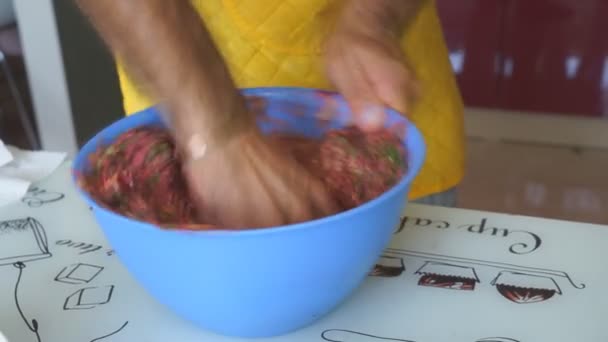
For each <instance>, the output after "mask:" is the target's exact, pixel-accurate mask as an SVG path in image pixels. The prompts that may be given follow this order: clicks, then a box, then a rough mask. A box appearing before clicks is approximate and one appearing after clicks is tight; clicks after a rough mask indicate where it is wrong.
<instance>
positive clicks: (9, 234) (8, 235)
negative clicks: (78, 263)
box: [0, 217, 52, 342]
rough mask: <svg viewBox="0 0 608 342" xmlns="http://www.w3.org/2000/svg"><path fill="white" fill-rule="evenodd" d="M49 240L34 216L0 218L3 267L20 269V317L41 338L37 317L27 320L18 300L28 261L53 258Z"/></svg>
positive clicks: (17, 295)
mask: <svg viewBox="0 0 608 342" xmlns="http://www.w3.org/2000/svg"><path fill="white" fill-rule="evenodd" d="M51 256H52V254H51V253H50V252H49V246H48V240H47V237H46V232H45V230H44V227H43V226H42V224H40V222H38V221H37V220H36V219H34V218H32V217H26V218H23V219H15V220H7V221H0V266H5V265H12V266H13V267H14V268H16V269H17V270H18V273H17V279H16V280H15V288H14V292H13V299H14V301H15V307H16V308H17V311H18V312H19V316H20V317H21V319H22V320H23V322H24V323H25V325H26V326H27V329H28V330H29V331H31V332H32V333H33V334H34V336H35V337H36V341H38V342H41V341H42V339H41V337H40V334H39V332H38V330H39V325H38V321H37V320H36V319H31V320H30V319H28V318H27V317H26V316H25V313H24V312H23V309H22V308H21V304H20V303H19V285H20V284H21V279H22V276H23V270H24V269H25V267H26V264H25V263H27V262H33V261H36V260H40V259H46V258H50V257H51Z"/></svg>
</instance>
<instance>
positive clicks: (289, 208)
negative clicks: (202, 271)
mask: <svg viewBox="0 0 608 342" xmlns="http://www.w3.org/2000/svg"><path fill="white" fill-rule="evenodd" d="M184 171H185V174H186V178H187V179H188V180H189V184H190V191H191V192H192V193H193V197H194V199H195V200H196V201H197V202H198V204H199V205H198V206H197V207H198V208H199V209H200V214H201V219H202V220H204V222H210V223H213V224H216V225H221V227H225V228H245V227H246V228H257V227H272V226H277V225H283V224H288V223H295V222H303V221H307V220H310V219H314V218H320V217H323V216H327V215H330V214H333V213H336V212H337V211H338V207H337V206H336V205H335V203H334V201H333V199H332V198H331V197H330V195H329V194H328V193H327V191H326V189H325V187H324V185H323V184H322V183H321V181H320V180H318V179H316V178H314V177H313V176H312V175H311V174H310V173H308V172H307V171H306V170H305V169H304V168H302V166H301V165H300V164H298V163H297V162H296V161H295V160H293V159H291V157H289V154H288V153H285V151H282V150H279V149H278V148H277V147H276V145H275V144H271V143H270V141H268V140H266V139H264V138H263V137H262V136H261V135H260V134H259V133H258V132H257V131H253V130H252V131H251V132H248V133H245V134H243V135H241V136H238V137H236V138H235V139H233V140H231V141H230V142H228V144H226V145H225V146H224V147H223V148H221V149H219V150H216V151H210V152H209V153H208V154H206V155H205V156H203V157H202V158H200V159H198V160H192V161H190V162H188V163H186V164H185V165H184Z"/></svg>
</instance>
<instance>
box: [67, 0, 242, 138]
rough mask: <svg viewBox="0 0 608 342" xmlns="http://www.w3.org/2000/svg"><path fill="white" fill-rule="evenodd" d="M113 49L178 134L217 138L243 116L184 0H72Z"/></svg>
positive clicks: (229, 81)
mask: <svg viewBox="0 0 608 342" xmlns="http://www.w3.org/2000/svg"><path fill="white" fill-rule="evenodd" d="M76 2H77V3H78V5H79V7H80V8H81V10H82V11H83V12H84V13H85V14H86V15H87V16H88V17H89V18H90V19H91V21H92V23H93V25H94V26H95V28H96V29H97V30H98V32H99V33H100V35H101V36H102V38H103V39H104V41H105V42H106V43H107V45H109V47H110V48H111V50H112V51H113V52H114V55H115V56H116V57H118V58H119V59H120V61H121V62H122V63H124V64H125V66H126V68H127V70H128V71H129V74H130V75H131V76H132V77H134V78H135V80H136V81H137V82H138V83H139V84H141V85H142V86H143V89H144V90H145V91H146V92H147V94H148V95H150V96H152V97H154V99H155V100H158V101H160V102H161V103H162V104H163V105H164V106H166V108H167V110H168V112H169V113H170V118H171V124H172V126H173V127H174V128H175V129H176V130H178V134H177V135H178V137H177V138H178V143H180V141H179V138H180V137H183V138H184V139H186V138H187V136H188V134H191V133H193V132H195V131H196V133H199V134H200V133H201V132H206V133H207V134H208V139H212V140H221V139H223V138H224V137H225V136H226V135H230V130H234V129H238V127H239V126H240V125H245V124H244V123H243V122H245V121H247V120H248V119H247V118H242V117H238V116H239V115H243V110H242V107H243V103H242V101H241V98H240V96H239V93H238V92H237V90H236V88H235V85H234V83H233V81H232V79H231V77H230V74H229V71H228V69H227V67H226V65H225V64H224V62H223V59H222V56H221V55H220V53H219V52H218V50H217V48H216V47H215V45H214V43H213V41H212V38H211V36H210V34H209V33H208V32H207V30H206V28H205V27H204V24H203V22H202V20H201V18H200V17H199V16H198V14H197V13H196V11H195V10H194V8H192V5H191V4H190V2H189V1H187V0H76Z"/></svg>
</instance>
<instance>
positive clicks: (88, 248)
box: [55, 240, 104, 255]
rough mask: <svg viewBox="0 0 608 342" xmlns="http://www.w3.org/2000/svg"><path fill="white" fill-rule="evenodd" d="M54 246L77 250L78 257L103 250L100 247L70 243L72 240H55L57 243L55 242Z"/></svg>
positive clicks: (76, 242)
mask: <svg viewBox="0 0 608 342" xmlns="http://www.w3.org/2000/svg"><path fill="white" fill-rule="evenodd" d="M55 244H56V245H57V246H64V247H68V248H74V249H76V250H79V251H80V253H78V254H80V255H82V254H87V253H93V252H97V251H98V250H100V249H102V248H104V247H103V246H101V245H95V244H92V243H86V242H79V241H72V240H57V241H55Z"/></svg>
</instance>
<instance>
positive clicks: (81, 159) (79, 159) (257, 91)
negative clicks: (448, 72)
mask: <svg viewBox="0 0 608 342" xmlns="http://www.w3.org/2000/svg"><path fill="white" fill-rule="evenodd" d="M239 90H240V91H241V93H242V94H243V95H260V96H264V95H276V94H277V93H279V94H282V96H286V95H285V94H286V93H292V94H293V93H294V92H295V94H294V95H298V94H308V95H319V94H327V95H328V96H333V97H335V99H336V100H338V101H345V99H344V97H343V96H342V95H340V94H338V93H337V92H335V91H331V90H325V89H313V88H304V87H252V88H240V89H239ZM156 110H158V106H157V105H152V106H149V107H147V108H144V109H142V110H140V111H138V112H135V113H133V114H131V115H129V116H125V117H121V118H120V119H118V120H116V121H114V122H113V123H111V124H110V125H107V126H106V127H104V128H103V129H102V130H100V131H99V132H97V133H96V134H95V135H94V136H93V137H91V138H90V139H89V140H88V141H87V142H86V143H85V144H84V145H83V146H82V147H81V148H80V149H79V151H78V153H77V154H76V157H75V158H74V159H73V161H72V165H71V171H72V172H71V173H72V175H71V176H72V177H71V178H72V182H73V183H74V185H75V187H76V190H77V192H78V193H79V194H80V196H81V197H82V198H83V199H84V200H85V202H86V203H87V204H89V205H90V206H91V207H92V208H93V210H94V211H95V210H100V211H102V212H104V213H106V214H109V215H111V216H114V217H116V218H118V219H121V220H126V221H128V222H131V223H137V224H135V225H134V227H131V228H130V229H142V230H150V229H152V230H154V231H155V232H160V233H166V234H179V235H184V234H187V235H189V236H190V235H199V236H207V237H234V236H256V235H267V234H277V233H287V232H294V231H300V230H304V229H312V228H315V227H324V226H326V225H327V224H332V223H334V222H336V221H338V220H343V219H346V218H348V217H351V216H354V215H357V214H359V213H361V212H363V211H367V210H370V209H371V208H372V207H373V206H375V205H377V204H378V203H379V202H383V201H386V200H388V199H389V198H390V197H392V196H393V195H395V194H396V193H398V192H400V191H401V190H402V189H403V188H405V187H407V186H409V185H410V184H411V183H412V182H413V180H414V179H415V177H416V176H417V175H418V174H419V172H420V169H421V168H422V166H423V165H424V161H425V159H426V143H425V141H424V137H423V135H422V133H421V132H420V130H419V129H418V128H417V127H416V126H415V125H414V124H413V123H412V122H411V121H410V120H409V119H408V118H407V117H405V116H404V115H402V114H400V113H399V112H397V111H395V110H393V109H391V108H388V107H387V108H385V110H386V111H387V113H389V115H397V116H399V117H400V119H402V120H404V122H405V124H406V127H407V133H406V136H407V135H409V134H413V135H415V136H417V137H418V139H419V140H420V146H421V151H420V164H419V165H417V166H416V167H415V168H408V171H407V173H406V174H405V175H404V176H403V177H401V180H400V181H399V182H398V183H397V184H395V185H394V186H393V187H391V188H390V189H389V190H387V191H385V192H384V193H382V194H381V195H380V196H378V197H376V198H374V199H373V200H371V201H368V202H366V203H363V204H361V205H359V206H357V207H355V208H352V209H349V210H346V211H342V212H339V213H337V214H334V215H331V216H326V217H322V218H318V219H314V220H310V221H305V222H298V223H291V224H287V225H283V226H274V227H260V228H251V229H221V228H215V229H212V230H188V229H180V228H179V227H173V226H170V227H171V228H162V227H159V226H157V225H155V224H152V223H149V222H146V221H141V220H137V219H135V218H131V217H128V216H125V215H122V214H119V213H116V212H115V211H113V210H110V209H108V208H106V207H105V206H103V205H102V204H100V203H99V202H98V201H96V200H95V199H94V198H92V196H91V195H90V194H89V193H88V192H87V191H85V190H84V189H83V188H82V187H81V186H80V183H79V181H78V173H79V171H80V170H77V168H76V165H78V164H84V163H85V162H86V160H87V159H88V156H89V155H84V150H85V149H88V148H89V147H90V146H91V145H93V144H97V145H98V144H99V141H100V140H102V138H103V135H104V134H107V131H109V130H111V129H112V128H113V127H115V126H116V125H118V124H119V123H120V122H122V121H123V120H125V119H128V118H132V117H135V116H136V115H147V114H148V113H149V112H150V111H156ZM405 139H406V138H405V137H403V138H402V141H405ZM136 227H137V228H136ZM102 229H103V227H102Z"/></svg>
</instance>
